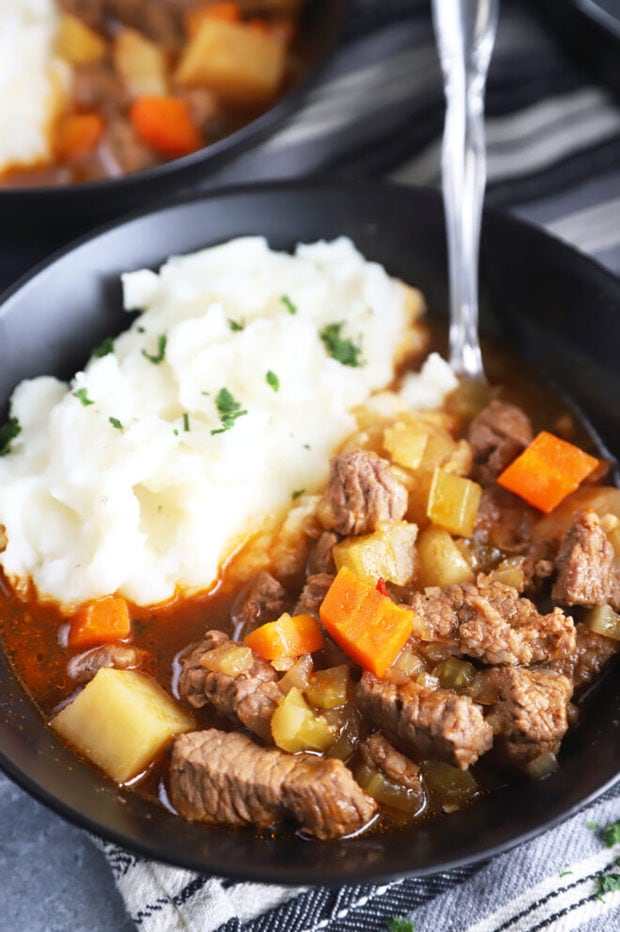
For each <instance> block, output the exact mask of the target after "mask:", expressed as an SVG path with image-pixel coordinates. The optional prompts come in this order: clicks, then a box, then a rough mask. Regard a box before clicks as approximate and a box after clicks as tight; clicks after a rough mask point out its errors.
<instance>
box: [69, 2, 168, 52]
mask: <svg viewBox="0 0 620 932" xmlns="http://www.w3.org/2000/svg"><path fill="white" fill-rule="evenodd" d="M60 5H61V6H62V7H63V9H64V10H66V12H67V13H71V14H72V15H73V16H77V17H78V18H79V19H81V20H82V21H83V22H85V23H86V24H87V25H88V26H90V27H91V29H95V30H97V31H98V32H103V31H104V29H105V26H106V17H112V18H114V19H117V20H119V21H120V22H122V23H124V24H125V25H127V26H132V27H133V28H134V29H137V30H139V31H140V32H142V33H144V35H146V36H148V37H149V39H153V40H154V41H155V42H163V43H164V44H166V45H174V44H175V43H177V42H178V41H179V39H181V37H182V31H181V19H180V12H181V11H180V10H179V9H176V8H175V4H171V3H161V2H157V3H153V0H60Z"/></svg>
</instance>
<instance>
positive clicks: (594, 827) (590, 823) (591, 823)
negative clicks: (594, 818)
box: [586, 822, 599, 832]
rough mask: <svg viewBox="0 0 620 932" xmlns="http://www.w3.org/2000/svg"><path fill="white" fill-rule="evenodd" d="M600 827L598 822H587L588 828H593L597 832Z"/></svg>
mask: <svg viewBox="0 0 620 932" xmlns="http://www.w3.org/2000/svg"><path fill="white" fill-rule="evenodd" d="M598 827H599V825H598V822H586V828H589V829H591V830H592V831H593V832H596V831H597V830H598Z"/></svg>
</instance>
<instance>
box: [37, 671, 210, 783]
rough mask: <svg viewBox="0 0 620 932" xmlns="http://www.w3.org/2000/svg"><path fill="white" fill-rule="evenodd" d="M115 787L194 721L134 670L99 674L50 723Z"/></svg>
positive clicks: (135, 772) (147, 763)
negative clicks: (105, 775)
mask: <svg viewBox="0 0 620 932" xmlns="http://www.w3.org/2000/svg"><path fill="white" fill-rule="evenodd" d="M50 724H51V726H52V728H53V729H54V730H55V731H57V732H58V734H59V735H61V736H62V737H63V738H64V739H65V740H66V741H68V742H69V743H70V744H72V745H73V746H74V747H75V748H77V750H78V751H80V752H81V753H82V754H83V755H84V756H85V757H87V758H88V759H89V760H91V761H93V763H95V764H97V766H98V767H101V769H102V770H103V771H105V773H107V774H108V776H109V777H111V778H112V779H113V780H115V781H116V783H126V782H127V781H128V780H131V779H132V778H133V777H136V776H137V775H138V774H139V773H141V771H143V770H144V769H145V768H146V767H147V766H148V765H149V763H150V762H151V761H152V759H153V758H154V757H155V755H156V754H157V753H158V751H159V750H161V748H162V747H163V746H164V745H165V744H167V742H168V741H169V740H170V739H171V738H172V737H173V736H174V735H178V734H181V733H182V732H185V731H191V730H192V728H194V727H195V723H194V720H193V719H192V717H191V716H190V715H188V714H187V713H186V712H185V711H184V710H183V709H181V708H179V707H178V706H177V704H176V702H175V701H174V700H173V699H172V698H171V697H170V696H169V695H168V694H167V693H166V692H164V690H163V689H162V688H161V686H159V684H158V683H156V682H155V680H153V679H151V678H150V677H149V676H147V675H146V674H144V673H139V672H138V671H136V670H116V669H114V668H112V667H108V668H104V669H101V670H99V671H98V672H97V675H96V676H95V677H94V679H92V680H91V681H90V683H88V685H87V686H85V687H84V689H83V690H82V692H80V693H79V694H78V695H77V696H76V698H75V699H74V700H73V702H71V703H70V704H69V705H67V706H65V707H64V709H61V711H60V712H58V713H57V715H55V716H54V718H53V719H52V720H51V722H50Z"/></svg>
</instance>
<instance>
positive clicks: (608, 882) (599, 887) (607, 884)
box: [596, 860, 620, 900]
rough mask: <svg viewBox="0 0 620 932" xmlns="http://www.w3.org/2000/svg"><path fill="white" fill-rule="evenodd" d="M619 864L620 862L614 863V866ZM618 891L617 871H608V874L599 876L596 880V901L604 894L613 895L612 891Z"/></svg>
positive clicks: (619, 888) (619, 883)
mask: <svg viewBox="0 0 620 932" xmlns="http://www.w3.org/2000/svg"><path fill="white" fill-rule="evenodd" d="M618 864H620V860H618V861H616V866H618ZM616 890H620V873H619V872H618V871H610V872H609V873H608V874H599V875H598V877H597V878H596V893H597V899H598V900H602V899H603V894H604V893H614V891H616Z"/></svg>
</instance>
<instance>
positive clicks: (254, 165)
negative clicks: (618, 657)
mask: <svg viewBox="0 0 620 932" xmlns="http://www.w3.org/2000/svg"><path fill="white" fill-rule="evenodd" d="M429 7H430V4H429V3H428V0H426V2H420V0H354V2H353V3H352V5H351V10H350V14H349V20H348V25H347V30H346V35H345V38H344V42H343V43H342V45H341V46H340V48H339V50H338V52H337V53H336V55H335V56H334V58H333V59H332V61H331V63H330V65H329V67H328V68H327V69H326V70H325V72H324V73H323V76H322V79H321V81H320V83H319V84H318V85H317V86H316V87H315V89H314V91H313V92H312V93H311V95H310V96H309V98H308V100H307V103H306V105H305V106H304V108H303V109H302V110H301V111H300V112H299V113H298V114H297V115H296V116H295V117H294V118H292V119H290V120H289V122H288V123H287V124H286V125H285V126H284V128H283V129H282V130H281V131H280V132H279V133H278V134H277V135H275V136H273V137H272V138H271V139H270V140H269V141H268V142H266V143H265V144H264V145H263V146H262V147H261V148H260V149H258V150H255V151H252V152H248V153H245V154H244V155H242V156H240V157H239V158H237V159H236V160H235V161H234V162H232V163H229V164H228V165H227V166H226V167H225V168H224V169H222V170H221V171H220V172H219V173H218V174H217V175H215V176H211V177H210V179H209V182H208V184H205V185H204V187H212V186H220V185H222V184H231V183H235V182H247V181H248V180H249V179H252V180H254V181H258V180H268V179H275V178H293V177H297V176H300V175H303V174H308V173H318V172H324V171H329V172H330V173H331V174H332V175H333V174H336V175H341V176H346V177H347V178H349V179H351V178H352V177H360V178H362V177H366V178H367V177H377V178H390V179H392V180H396V181H399V182H402V183H405V184H412V185H420V184H422V185H429V184H430V185H437V184H438V183H439V152H440V139H441V133H442V124H443V92H442V86H441V80H440V73H439V66H438V62H437V56H436V52H435V46H434V39H433V32H432V25H431V20H430V9H429ZM487 144H488V192H487V200H488V202H489V203H490V204H493V205H495V206H498V205H499V206H503V207H506V208H509V209H511V210H513V211H514V212H515V213H516V214H518V215H519V216H521V217H524V218H527V219H529V220H530V221H534V222H536V223H539V224H542V225H544V226H545V227H546V228H547V229H548V230H550V231H551V232H552V233H554V234H556V235H557V236H559V237H561V238H563V239H565V240H567V241H568V242H570V243H572V244H573V245H574V246H576V247H577V248H579V249H581V250H583V251H584V252H586V253H588V254H590V255H591V256H594V257H595V258H596V259H597V260H598V261H599V262H601V263H603V264H605V265H606V266H608V267H609V268H610V269H612V270H614V271H616V272H618V273H620V222H619V221H620V108H619V107H618V106H617V105H615V104H614V102H613V100H612V98H611V96H610V94H609V93H608V92H607V91H605V90H604V89H603V88H601V87H599V86H597V85H596V84H595V83H593V81H592V80H590V79H589V77H588V75H587V74H585V73H584V72H582V71H581V70H580V69H579V68H578V67H577V66H576V65H574V64H573V63H572V62H571V61H570V60H569V59H567V57H566V56H565V55H564V54H563V53H562V51H561V49H560V47H559V43H558V38H557V37H556V36H555V35H553V33H552V32H550V31H549V28H548V27H547V26H546V24H545V23H544V22H543V21H541V20H540V19H539V16H538V13H537V6H536V3H531V4H527V3H525V2H517V0H514V2H510V0H504V2H503V5H502V9H501V14H500V23H499V29H498V34H497V41H496V47H495V52H494V56H493V61H492V64H491V69H490V74H489V81H488V90H487ZM618 819H620V784H617V785H616V787H615V788H614V789H612V790H610V791H608V792H607V793H606V794H605V795H604V796H603V797H601V798H600V799H599V801H598V802H596V803H595V804H593V805H591V806H589V807H588V808H587V809H585V810H583V811H582V812H580V813H578V814H577V815H575V816H573V817H572V818H571V819H569V820H568V821H566V822H565V823H564V824H563V825H561V826H560V827H559V828H556V829H555V830H553V831H549V832H547V833H545V834H543V835H541V836H540V837H539V838H537V839H535V840H533V841H530V842H529V843H527V844H524V845H521V846H520V847H518V848H517V849H515V850H513V851H512V852H509V853H506V854H503V855H501V856H499V857H497V858H495V859H494V860H492V861H490V862H488V863H485V864H482V865H481V864H478V865H471V866H468V867H465V868H459V869H456V870H451V871H448V872H445V873H440V874H436V875H433V876H431V877H424V878H415V877H414V878H408V879H405V880H401V881H399V882H397V883H393V884H383V885H380V886H377V885H363V886H347V887H344V888H342V889H340V890H336V891H334V890H329V889H327V888H285V887H278V886H273V885H262V884H255V883H234V882H230V881H226V880H223V879H221V878H217V877H209V876H204V875H199V874H192V873H191V872H188V871H185V870H180V869H176V868H171V867H166V866H163V865H160V864H155V863H152V862H148V861H145V860H144V859H141V858H137V857H135V856H134V855H131V854H129V853H127V852H125V851H122V850H120V849H118V848H116V847H114V846H112V845H109V844H103V850H104V852H105V854H106V856H107V859H108V862H109V864H110V866H111V868H112V871H113V873H114V877H115V879H116V883H117V886H118V889H119V890H120V892H121V894H122V896H123V898H124V901H125V904H126V906H127V910H128V912H129V914H130V916H131V917H132V919H133V920H134V922H135V924H136V926H137V927H138V928H140V929H142V930H144V932H175V930H189V932H211V930H219V932H242V930H243V932H302V930H303V932H345V930H346V932H354V930H355V932H357V930H360V929H365V930H368V932H371V930H386V929H389V928H390V927H391V928H396V929H398V928H399V927H398V924H397V923H396V922H395V921H394V920H396V919H398V918H402V919H408V920H410V921H411V922H412V923H413V927H414V928H415V930H416V932H450V930H453V932H457V930H458V932H465V930H467V932H537V930H541V929H546V930H555V932H560V930H561V932H565V930H569V929H580V930H582V932H595V930H596V932H614V930H616V932H620V892H608V893H605V894H604V895H602V896H601V894H600V892H599V890H600V884H601V880H600V877H601V876H602V875H604V874H609V872H612V873H613V872H614V871H615V873H616V874H618V875H619V876H620V869H619V868H618V867H617V865H616V861H617V860H618V858H619V857H620V845H615V846H611V847H607V846H606V844H605V843H604V839H603V838H602V833H601V830H600V829H597V828H595V827H594V826H595V825H598V826H601V827H602V826H605V825H608V824H609V823H612V822H614V821H616V820H618ZM99 844H102V843H101V842H99ZM400 928H402V929H403V932H404V930H405V929H408V928H410V927H409V926H408V925H407V924H406V923H405V924H404V925H402V926H401V927H400Z"/></svg>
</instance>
